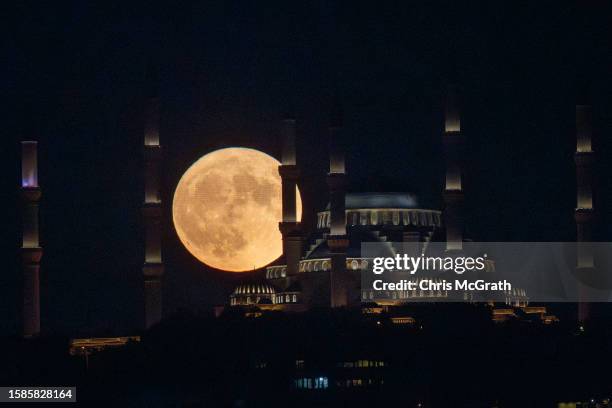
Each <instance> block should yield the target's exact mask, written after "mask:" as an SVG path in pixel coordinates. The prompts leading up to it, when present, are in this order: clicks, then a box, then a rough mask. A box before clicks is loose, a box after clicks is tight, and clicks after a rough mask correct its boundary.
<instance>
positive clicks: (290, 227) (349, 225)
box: [229, 89, 594, 323]
mask: <svg viewBox="0 0 612 408" xmlns="http://www.w3.org/2000/svg"><path fill="white" fill-rule="evenodd" d="M446 99H447V100H446V104H445V115H444V119H445V120H444V129H443V132H442V135H441V137H442V139H443V146H444V158H445V163H446V169H445V185H444V186H443V188H442V199H443V200H442V201H443V203H444V208H443V209H438V208H432V207H431V206H428V205H426V204H425V203H422V202H420V201H419V199H418V197H416V196H415V195H413V194H410V193H382V192H376V193H350V192H347V191H346V183H345V170H346V169H345V160H344V154H343V150H342V146H340V143H339V141H338V140H339V139H340V138H339V137H338V135H339V133H340V132H341V131H342V120H341V117H339V116H336V117H333V118H332V121H331V124H330V127H329V139H330V151H329V173H328V174H327V185H328V188H329V204H328V205H327V207H326V208H325V209H323V210H322V211H320V212H318V214H317V217H316V219H317V223H316V230H315V232H314V234H312V236H309V237H304V236H302V234H301V228H300V227H301V226H300V223H299V222H297V220H296V205H295V198H294V195H293V194H288V193H286V192H291V191H293V189H294V188H295V185H296V181H297V177H298V175H299V169H298V167H297V166H296V160H295V156H296V152H295V121H294V119H292V118H286V119H284V120H283V124H282V125H283V140H284V146H283V155H282V163H281V165H280V166H279V173H280V175H281V179H282V183H283V193H284V194H283V219H282V222H281V223H280V224H279V228H280V231H281V233H282V236H283V257H281V259H280V260H279V262H278V263H277V264H273V265H270V266H268V267H267V268H266V274H265V279H263V280H260V281H255V282H253V281H250V282H244V283H242V284H239V285H238V286H237V287H236V288H235V290H234V291H233V293H232V294H231V295H230V297H229V304H230V306H242V307H245V306H246V307H251V308H256V309H261V310H284V311H303V310H308V309H310V308H312V307H359V306H362V307H365V305H370V306H372V305H373V306H375V307H378V308H380V307H384V308H385V310H389V308H393V307H394V306H401V305H404V304H406V303H407V302H408V301H412V302H414V301H419V300H421V301H423V300H426V299H427V298H442V299H438V300H442V301H443V300H444V299H443V298H444V297H445V296H446V293H444V292H441V291H434V290H432V291H415V292H413V293H407V294H406V295H405V297H401V296H397V297H395V293H394V294H393V295H394V296H393V298H391V299H387V300H385V301H383V302H381V301H377V300H374V299H373V296H372V295H373V294H372V292H371V291H368V290H363V289H362V288H361V272H362V270H365V269H366V268H367V265H368V259H367V258H366V257H363V256H362V254H361V249H362V248H361V245H362V243H369V242H377V243H391V242H403V243H410V244H413V245H418V247H419V248H420V250H422V251H423V252H424V253H426V252H427V250H428V246H429V244H430V243H432V242H440V243H444V244H443V246H445V251H446V252H447V253H455V254H457V253H461V252H462V250H463V242H465V241H469V239H468V237H465V236H464V217H463V207H464V191H463V183H462V181H463V180H462V152H463V149H464V135H463V134H462V132H461V116H460V109H459V103H458V100H457V97H456V95H455V92H454V90H453V89H449V92H448V94H447V98H446ZM576 135H577V149H576V155H575V161H576V175H577V203H578V205H577V209H576V213H575V219H576V227H577V231H578V238H577V240H578V241H589V240H590V239H591V237H590V235H589V234H590V231H591V223H592V219H593V212H594V209H593V202H592V189H593V182H592V177H591V170H590V169H591V166H592V165H593V163H592V162H593V159H592V150H591V113H590V106H585V105H578V106H576ZM437 247H438V248H439V247H440V246H437ZM389 248H390V249H389V251H390V253H391V254H392V253H393V249H392V248H391V246H389ZM583 262H584V260H583ZM586 263H588V264H592V263H591V261H586ZM488 267H490V268H495V264H494V261H493V260H491V261H490V263H489V265H488ZM578 267H579V268H580V267H581V266H580V265H578ZM415 279H417V278H415ZM429 300H431V299H429ZM528 303H529V297H528V293H526V292H525V290H523V289H520V288H516V289H514V290H512V291H509V292H507V293H505V294H504V296H503V297H501V298H496V299H491V304H492V305H495V307H493V311H492V315H493V319H494V320H496V321H503V320H506V319H507V318H508V317H510V316H516V314H515V310H514V309H520V311H521V312H522V313H526V314H533V313H535V314H538V316H539V318H540V319H541V320H542V321H543V322H546V323H550V322H553V321H556V317H555V316H552V315H549V314H548V313H547V311H546V308H544V307H533V306H528ZM366 308H367V307H366ZM579 309H580V311H579V314H580V316H579V319H585V318H586V316H587V313H588V310H587V306H586V305H582V304H581V305H580V307H579Z"/></svg>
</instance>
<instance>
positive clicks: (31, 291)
mask: <svg viewBox="0 0 612 408" xmlns="http://www.w3.org/2000/svg"><path fill="white" fill-rule="evenodd" d="M40 196H41V190H40V187H39V186H38V142H35V141H24V142H21V201H22V214H23V215H22V219H23V239H22V245H21V261H22V268H23V309H22V311H23V331H22V334H23V336H24V337H34V336H37V335H38V334H40V287H39V282H40V277H39V270H40V260H41V258H42V255H43V249H42V248H41V246H40V241H39V231H38V209H39V203H40Z"/></svg>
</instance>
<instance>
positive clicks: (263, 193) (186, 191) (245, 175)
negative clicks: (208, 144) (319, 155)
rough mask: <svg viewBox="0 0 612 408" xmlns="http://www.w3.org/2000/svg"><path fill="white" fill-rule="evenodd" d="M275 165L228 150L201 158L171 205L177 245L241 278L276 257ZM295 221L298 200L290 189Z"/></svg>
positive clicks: (278, 205) (258, 155) (249, 152)
mask: <svg viewBox="0 0 612 408" xmlns="http://www.w3.org/2000/svg"><path fill="white" fill-rule="evenodd" d="M279 165H280V163H279V162H278V161H277V160H276V159H274V158H273V157H271V156H269V155H267V154H265V153H262V152H260V151H258V150H254V149H247V148H242V147H231V148H227V149H220V150H216V151H214V152H212V153H209V154H207V155H204V156H202V157H201V158H200V159H199V160H198V161H196V162H195V163H193V164H192V165H191V167H189V169H187V171H186V172H185V174H183V176H182V177H181V179H180V181H179V183H178V186H177V187H176V191H175V192H174V199H173V202H172V219H173V221H174V228H175V229H176V232H177V234H178V236H179V239H180V240H181V242H182V243H183V245H184V246H185V248H187V250H188V251H189V252H190V253H191V254H192V255H193V256H195V257H196V258H197V259H198V260H200V261H201V262H203V263H205V264H206V265H208V266H211V267H213V268H216V269H221V270H224V271H230V272H244V271H250V270H253V269H256V268H261V267H263V266H266V265H268V264H269V263H270V262H272V261H274V260H275V259H277V258H278V257H279V256H280V255H281V254H282V247H283V245H282V236H281V233H280V231H279V229H278V223H279V222H280V221H281V217H282V198H281V178H280V176H279V174H278V166H279ZM296 204H297V205H296V206H297V219H298V220H301V218H302V200H301V197H300V193H299V191H298V189H297V187H296Z"/></svg>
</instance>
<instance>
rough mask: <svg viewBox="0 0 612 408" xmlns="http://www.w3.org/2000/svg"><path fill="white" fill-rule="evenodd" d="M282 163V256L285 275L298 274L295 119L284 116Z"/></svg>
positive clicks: (298, 234) (298, 225) (280, 226)
mask: <svg viewBox="0 0 612 408" xmlns="http://www.w3.org/2000/svg"><path fill="white" fill-rule="evenodd" d="M281 133H282V134H281V137H282V144H283V151H282V157H281V160H282V163H281V165H280V166H278V173H279V174H280V176H281V181H282V200H283V214H282V221H281V222H280V223H279V225H278V227H279V229H280V231H281V234H282V235H283V254H284V256H285V262H286V263H287V275H288V276H292V275H296V274H297V273H298V266H299V262H300V257H301V254H302V233H301V230H300V222H299V220H298V219H297V207H296V186H297V180H298V177H299V175H300V171H299V169H298V167H297V165H296V154H295V119H294V118H293V116H286V117H285V118H284V119H283V121H282V129H281Z"/></svg>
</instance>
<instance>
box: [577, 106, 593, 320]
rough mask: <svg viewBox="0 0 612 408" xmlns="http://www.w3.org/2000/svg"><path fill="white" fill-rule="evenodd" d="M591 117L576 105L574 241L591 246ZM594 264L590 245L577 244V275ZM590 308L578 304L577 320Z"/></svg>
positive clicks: (587, 305)
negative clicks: (589, 243)
mask: <svg viewBox="0 0 612 408" xmlns="http://www.w3.org/2000/svg"><path fill="white" fill-rule="evenodd" d="M592 132H593V131H592V114H591V106H590V105H576V154H575V156H574V160H575V162H576V210H575V213H574V216H575V219H576V241H577V242H587V243H588V242H591V241H592V240H593V218H594V213H595V209H594V206H593V186H594V183H593V172H592V170H593V164H594V153H593V149H592V145H591V143H592ZM594 267H595V260H594V256H593V251H592V248H590V247H589V245H588V244H587V245H580V244H578V253H577V260H576V269H577V272H578V274H579V276H580V275H583V274H588V273H589V272H591V273H592V270H593V268H594ZM588 314H589V304H588V303H585V302H580V303H579V304H578V320H579V321H580V322H584V321H585V320H587V319H588Z"/></svg>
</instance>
